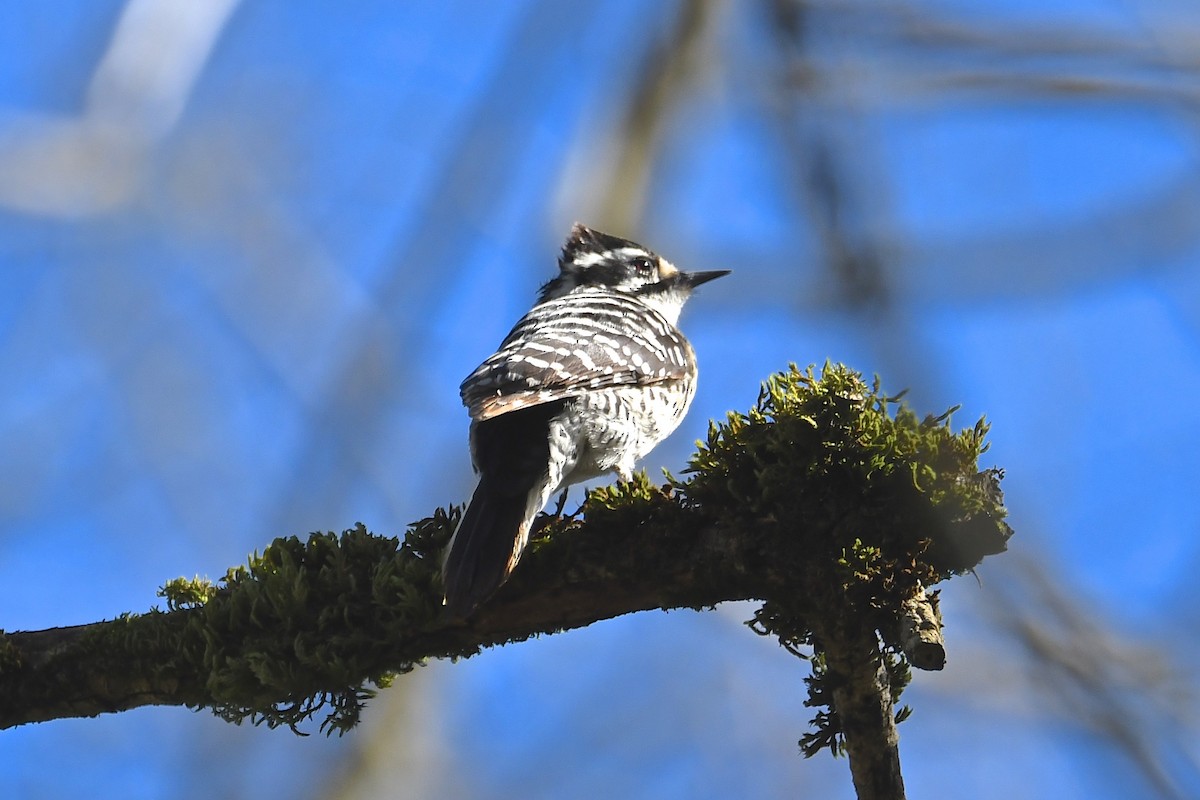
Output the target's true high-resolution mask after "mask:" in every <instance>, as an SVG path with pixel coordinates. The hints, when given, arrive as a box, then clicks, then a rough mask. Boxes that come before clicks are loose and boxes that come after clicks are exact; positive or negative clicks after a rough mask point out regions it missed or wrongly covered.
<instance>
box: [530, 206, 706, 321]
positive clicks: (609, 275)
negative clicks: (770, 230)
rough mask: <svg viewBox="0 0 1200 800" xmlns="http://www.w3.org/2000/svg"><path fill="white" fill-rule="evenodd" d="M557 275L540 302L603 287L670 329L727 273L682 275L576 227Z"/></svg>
mask: <svg viewBox="0 0 1200 800" xmlns="http://www.w3.org/2000/svg"><path fill="white" fill-rule="evenodd" d="M558 269H559V274H558V277H556V278H555V279H554V280H552V281H550V282H549V283H547V284H546V285H545V286H543V287H542V291H541V296H540V297H539V298H538V302H541V303H544V302H546V301H547V300H553V299H554V298H556V297H562V296H564V295H566V294H570V293H571V292H572V291H575V290H576V289H579V288H580V287H594V288H605V289H609V290H611V291H614V292H620V293H622V294H627V295H630V296H632V297H635V298H637V299H638V300H641V301H642V302H644V303H645V304H646V305H648V306H650V307H651V308H654V309H655V310H657V311H658V312H659V313H661V314H662V315H663V316H664V317H666V318H667V319H668V320H669V321H670V322H671V323H672V324H674V323H675V322H676V320H678V318H679V312H680V310H681V309H682V308H683V304H684V302H685V301H686V300H687V299H688V297H689V296H691V293H692V290H693V289H695V288H696V287H697V286H699V285H700V284H702V283H706V282H708V281H711V280H712V279H714V278H719V277H721V276H722V275H728V274H729V270H727V269H723V270H713V271H710V272H681V271H680V270H679V269H677V268H676V267H675V265H674V264H672V263H671V262H670V261H667V260H666V259H665V258H663V257H662V256H660V255H658V254H656V253H654V252H653V251H651V250H648V249H647V248H645V247H643V246H642V245H640V244H638V243H637V242H631V241H629V240H628V239H622V238H620V237H617V236H612V235H610V234H607V233H601V232H600V231H595V230H592V229H591V228H589V227H587V226H586V225H582V224H580V223H578V222H577V223H575V225H574V227H572V228H571V234H570V235H569V236H568V237H567V241H566V244H564V245H563V249H562V255H560V256H559V257H558Z"/></svg>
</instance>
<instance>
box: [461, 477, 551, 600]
mask: <svg viewBox="0 0 1200 800" xmlns="http://www.w3.org/2000/svg"><path fill="white" fill-rule="evenodd" d="M491 483H492V482H491V481H489V480H488V479H487V478H486V477H484V478H483V479H482V480H480V482H479V486H477V487H476V488H475V494H474V495H472V497H471V504H470V505H468V506H467V510H466V511H465V512H464V513H463V518H462V521H461V522H459V524H458V530H456V531H455V532H454V538H453V539H451V540H450V546H449V547H448V548H447V551H446V560H445V563H443V565H442V581H443V585H444V587H445V595H444V598H443V602H444V603H445V606H446V610H447V612H449V614H450V615H451V616H452V617H455V618H460V619H461V618H465V617H467V616H468V615H469V614H470V613H471V612H473V611H474V610H475V609H476V608H478V607H479V605H480V604H481V603H483V601H485V600H487V599H488V598H489V597H491V595H492V593H493V592H495V591H496V590H497V589H499V588H500V587H501V586H502V585H503V584H504V582H505V581H506V580H508V576H509V575H510V574H511V573H512V571H513V569H514V568H515V567H516V566H517V560H518V559H520V557H521V551H522V550H524V549H525V543H526V542H527V541H528V540H529V524H530V521H531V517H532V516H533V515H532V514H530V513H529V506H530V504H531V503H530V499H531V498H530V497H529V496H528V495H526V494H512V493H506V492H498V491H496V490H495V489H494V488H493V486H492V485H491ZM534 512H535V513H536V509H535V510H534Z"/></svg>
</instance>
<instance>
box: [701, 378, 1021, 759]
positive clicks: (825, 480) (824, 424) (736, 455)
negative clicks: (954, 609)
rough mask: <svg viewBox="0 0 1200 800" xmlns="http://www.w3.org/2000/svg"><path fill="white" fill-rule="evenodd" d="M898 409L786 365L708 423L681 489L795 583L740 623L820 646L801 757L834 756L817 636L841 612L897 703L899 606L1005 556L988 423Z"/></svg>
mask: <svg viewBox="0 0 1200 800" xmlns="http://www.w3.org/2000/svg"><path fill="white" fill-rule="evenodd" d="M899 400H900V398H899V397H898V396H895V397H892V396H888V395H886V394H884V393H883V392H882V391H881V389H880V385H879V381H878V380H876V381H875V382H874V383H873V384H871V385H868V384H867V383H866V381H865V380H864V379H863V378H862V376H861V375H860V374H859V373H857V372H854V371H853V370H850V369H848V368H846V367H844V366H841V365H829V364H826V365H825V368H824V369H823V370H822V372H821V374H820V375H817V374H816V373H815V371H814V369H813V368H812V367H809V368H808V369H807V370H804V371H800V370H799V369H797V368H796V367H795V365H793V366H791V367H790V368H789V369H788V371H787V372H784V373H779V374H777V375H774V376H772V377H771V378H770V379H769V380H768V381H767V382H766V383H765V384H764V385H763V388H762V390H761V392H760V394H759V398H758V402H757V404H756V405H755V407H754V408H753V409H751V410H750V411H749V412H748V413H746V414H738V413H731V414H729V416H728V418H727V419H726V420H725V422H724V423H722V424H711V425H710V427H709V433H708V438H707V441H706V442H703V443H701V445H700V447H699V450H698V452H697V453H696V455H695V456H694V457H693V458H692V461H691V464H690V468H689V472H690V473H692V475H693V477H692V478H691V480H690V481H689V482H688V483H686V484H682V485H681V488H682V489H683V491H685V492H686V493H687V495H688V497H689V499H690V500H691V502H693V503H695V504H697V505H699V506H701V507H703V508H704V509H706V510H707V511H708V513H710V514H711V515H713V516H714V517H715V518H716V519H717V520H718V522H719V524H721V525H724V526H728V527H729V528H731V529H736V530H756V531H758V532H759V535H762V536H767V537H771V539H772V541H773V542H776V546H775V547H774V548H773V549H774V550H776V551H777V552H778V556H779V560H778V562H776V563H774V564H772V565H771V569H773V570H776V571H782V572H785V573H786V572H791V573H793V574H794V575H795V577H796V580H795V581H794V585H795V587H796V589H797V591H796V592H795V593H793V594H792V595H791V596H781V597H773V598H771V599H770V600H769V601H768V602H766V603H765V604H764V605H763V607H762V608H761V609H760V610H759V611H758V613H757V614H756V615H755V617H754V619H752V620H751V621H750V622H749V625H750V626H751V628H752V629H754V630H755V631H757V632H759V633H761V634H764V635H772V636H776V637H778V638H779V641H780V642H781V644H783V646H784V647H786V648H787V649H788V650H789V651H791V652H793V653H795V654H797V655H803V654H804V653H805V652H806V650H805V648H807V647H815V652H816V655H817V658H816V659H815V660H814V664H813V676H812V678H810V679H809V690H810V697H809V704H810V705H812V706H814V707H816V708H818V709H823V710H820V711H818V713H817V714H816V717H815V719H814V727H815V730H814V732H813V733H811V734H809V735H808V736H806V737H805V738H804V739H803V740H802V741H801V748H802V749H803V751H804V752H805V754H807V755H811V754H812V753H814V752H817V751H818V750H821V749H824V748H828V749H830V750H832V751H833V752H835V753H836V752H840V749H841V733H840V723H839V722H838V720H837V715H836V712H835V711H834V710H833V709H832V707H831V706H830V704H829V697H830V695H829V693H828V691H827V687H826V682H827V675H826V672H825V668H824V661H823V660H822V659H821V642H820V641H819V639H818V638H817V636H816V634H815V633H814V631H816V630H820V629H822V628H825V629H829V628H831V627H832V626H835V625H836V619H835V618H836V616H837V615H838V614H849V615H855V616H856V617H857V618H858V619H863V620H866V621H867V623H868V624H869V625H870V627H871V628H873V629H874V630H876V631H877V632H878V633H879V636H880V637H881V641H880V651H879V654H878V657H879V658H880V660H881V662H882V663H883V664H884V666H885V668H886V669H887V670H888V672H889V675H890V677H891V679H892V691H893V694H894V695H895V698H898V697H899V693H900V691H901V690H902V689H903V687H904V686H905V685H906V684H907V682H908V679H909V678H908V676H909V672H908V664H907V663H906V662H905V660H904V657H903V655H902V654H901V653H900V652H899V649H898V644H897V642H895V641H894V637H895V636H896V632H897V631H898V629H899V619H898V612H899V609H900V605H901V601H902V600H903V599H904V598H905V597H907V596H908V595H910V594H911V592H912V591H913V590H914V589H915V587H916V586H917V585H918V584H919V585H921V586H930V585H932V584H934V583H937V582H938V581H940V580H944V579H946V578H948V577H950V576H952V575H954V574H958V573H962V572H966V571H969V570H971V569H973V568H974V567H975V566H976V565H977V564H978V563H979V562H980V560H981V559H982V558H983V557H985V556H987V555H990V554H994V553H999V552H1002V551H1003V550H1004V549H1005V547H1006V542H1007V540H1008V538H1009V536H1011V535H1012V530H1011V529H1010V528H1009V526H1008V525H1007V523H1005V522H1004V518H1005V515H1006V511H1005V509H1004V506H1003V496H1002V494H1001V492H1000V489H999V480H1000V478H1001V477H1002V473H1001V472H1000V471H999V470H980V469H979V467H978V460H979V457H980V456H981V455H982V454H983V453H984V452H985V451H986V449H987V446H986V443H985V437H986V435H987V431H988V426H987V424H986V422H985V421H984V420H982V419H981V420H979V421H978V422H976V423H975V425H973V426H972V427H970V428H966V429H964V430H961V431H958V432H955V431H954V430H952V429H951V427H950V417H951V412H952V411H953V409H952V410H951V412H947V413H945V414H942V415H940V416H936V417H934V416H931V417H925V418H923V419H922V418H918V417H917V416H916V415H915V414H914V413H913V412H912V411H910V410H909V409H908V408H906V407H904V406H903V405H901V404H900V402H899ZM906 714H907V712H905V715H906Z"/></svg>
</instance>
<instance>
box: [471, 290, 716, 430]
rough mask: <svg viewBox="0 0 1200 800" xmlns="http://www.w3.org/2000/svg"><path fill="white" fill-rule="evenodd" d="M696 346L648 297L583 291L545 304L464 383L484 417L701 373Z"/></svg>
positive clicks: (475, 412)
mask: <svg viewBox="0 0 1200 800" xmlns="http://www.w3.org/2000/svg"><path fill="white" fill-rule="evenodd" d="M694 370H695V355H694V353H693V352H692V347H691V345H690V344H689V343H688V341H687V340H686V339H685V338H684V337H683V335H682V334H681V333H680V332H679V331H678V330H676V328H675V326H674V325H672V324H671V323H670V322H668V321H667V319H666V318H665V317H663V316H662V315H661V314H659V313H658V312H657V311H655V310H654V309H652V308H649V307H647V306H646V305H645V304H644V303H641V302H638V301H637V300H635V299H633V298H631V297H628V296H625V295H622V294H620V293H617V292H613V291H608V290H604V289H579V290H576V291H574V292H572V293H571V294H568V295H565V296H563V297H559V298H555V299H553V300H548V301H546V302H544V303H541V304H539V305H537V306H534V308H533V309H532V310H531V311H530V312H529V313H528V314H526V315H525V316H524V317H523V318H522V319H521V321H520V322H518V323H517V324H516V326H515V327H514V328H513V329H512V331H511V332H510V333H509V334H508V336H507V337H506V338H505V340H504V341H503V342H502V343H501V345H500V348H499V349H498V350H497V352H496V353H495V354H493V355H492V356H491V357H490V358H488V359H487V360H486V361H484V362H483V363H482V364H480V365H479V367H478V368H477V369H476V370H475V371H474V372H472V373H471V374H470V375H469V376H468V377H467V379H466V380H465V381H463V384H462V386H461V387H460V393H461V395H462V400H463V404H464V405H466V406H467V408H468V410H469V411H470V414H471V417H472V419H474V420H476V421H483V420H487V419H491V418H492V417H496V416H498V415H500V414H504V413H506V412H509V411H515V410H517V409H520V408H527V407H530V406H536V405H540V404H543V403H550V402H554V401H557V400H562V399H565V398H570V397H576V396H579V395H581V394H584V393H587V392H591V391H595V390H597V389H605V388H610V387H617V386H649V385H652V384H655V383H662V382H668V381H680V380H686V379H688V378H689V377H691V376H692V375H693V374H694Z"/></svg>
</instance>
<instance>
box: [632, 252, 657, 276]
mask: <svg viewBox="0 0 1200 800" xmlns="http://www.w3.org/2000/svg"><path fill="white" fill-rule="evenodd" d="M633 268H634V269H636V270H637V271H638V274H640V275H651V274H653V272H654V262H653V261H651V260H650V259H648V258H645V257H644V256H643V257H641V258H635V259H634V260H633Z"/></svg>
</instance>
